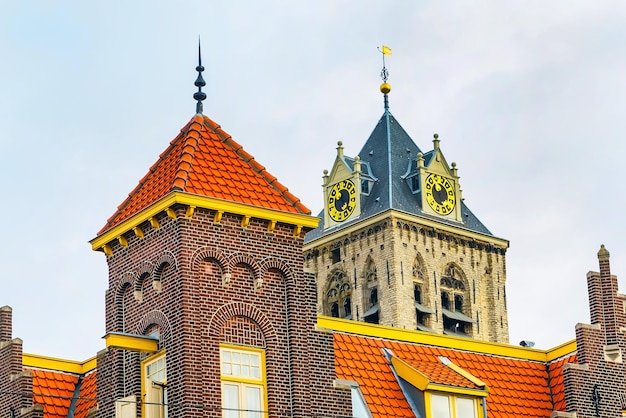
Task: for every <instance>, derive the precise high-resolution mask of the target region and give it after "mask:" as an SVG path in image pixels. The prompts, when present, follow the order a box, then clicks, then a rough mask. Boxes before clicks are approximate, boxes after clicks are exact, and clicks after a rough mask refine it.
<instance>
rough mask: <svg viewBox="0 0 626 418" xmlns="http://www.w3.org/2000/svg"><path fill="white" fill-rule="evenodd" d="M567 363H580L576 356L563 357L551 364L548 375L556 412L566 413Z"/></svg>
mask: <svg viewBox="0 0 626 418" xmlns="http://www.w3.org/2000/svg"><path fill="white" fill-rule="evenodd" d="M567 363H578V357H577V355H576V354H570V355H569V356H566V357H562V358H560V359H557V360H555V361H553V362H552V363H550V365H549V366H548V374H549V375H550V385H551V386H552V399H553V400H554V409H555V410H556V411H565V385H564V384H563V366H565V365H566V364H567Z"/></svg>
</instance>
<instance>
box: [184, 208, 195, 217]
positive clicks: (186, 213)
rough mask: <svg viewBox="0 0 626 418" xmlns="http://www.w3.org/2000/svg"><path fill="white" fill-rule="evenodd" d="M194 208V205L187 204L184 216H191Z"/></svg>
mask: <svg viewBox="0 0 626 418" xmlns="http://www.w3.org/2000/svg"><path fill="white" fill-rule="evenodd" d="M195 210H196V207H195V206H187V210H186V211H185V218H191V217H192V216H193V212H194V211H195Z"/></svg>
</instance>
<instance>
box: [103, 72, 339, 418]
mask: <svg viewBox="0 0 626 418" xmlns="http://www.w3.org/2000/svg"><path fill="white" fill-rule="evenodd" d="M196 69H197V71H198V79H197V80H196V86H197V87H198V92H196V93H195V94H194V98H195V99H196V100H197V103H198V104H197V108H196V111H197V113H196V115H195V116H194V117H193V118H192V119H191V121H190V122H189V123H188V124H187V125H186V126H185V127H184V128H183V129H182V130H181V132H180V134H179V135H178V136H177V137H176V138H174V140H172V141H171V143H170V144H169V146H168V147H167V149H166V150H165V151H164V152H163V153H162V154H161V155H160V157H159V159H158V161H157V162H156V163H155V164H154V165H153V166H152V167H151V168H150V170H149V172H148V174H147V175H146V176H145V177H144V178H143V179H141V180H140V181H139V185H138V186H137V187H136V188H135V189H134V190H133V191H132V192H131V193H130V194H129V196H128V198H127V199H126V200H125V201H124V202H123V203H122V204H121V205H120V206H119V207H118V209H117V211H116V212H115V213H114V214H113V216H112V217H111V218H110V219H109V220H108V221H107V223H106V225H105V226H104V228H103V229H102V230H101V231H100V232H99V233H98V236H97V237H96V238H94V239H93V240H92V241H91V244H92V248H93V249H94V250H97V251H102V252H103V253H105V254H106V257H107V263H108V266H109V287H108V289H107V291H106V332H107V335H106V337H105V339H106V345H107V349H106V350H103V351H102V352H100V353H99V354H98V360H97V361H98V366H97V367H98V405H99V409H98V412H97V416H98V417H102V418H104V417H107V418H108V417H113V416H123V417H134V416H142V417H144V418H157V417H158V418H162V417H165V416H167V417H170V418H173V417H175V418H178V417H221V416H224V417H229V418H230V417H233V418H234V417H259V418H260V417H287V416H289V417H304V416H306V417H310V416H316V415H332V416H349V415H350V414H351V411H350V391H349V390H344V389H336V388H334V386H333V383H334V376H335V372H334V357H333V340H332V335H331V334H327V333H323V332H319V331H316V330H315V329H314V326H315V321H316V312H315V281H314V277H313V276H312V275H310V274H304V272H303V261H302V244H303V236H304V234H305V233H306V232H307V231H308V230H310V229H312V228H314V227H316V225H317V223H318V220H317V219H316V218H313V217H311V216H310V212H309V210H308V209H307V208H306V207H305V206H304V205H302V203H300V201H299V200H298V199H297V198H296V197H295V196H293V195H292V194H291V193H289V191H288V190H287V189H286V188H285V187H284V186H283V185H282V184H280V183H279V182H278V181H277V180H276V178H275V177H273V176H272V175H271V174H269V173H268V172H267V171H266V170H265V168H264V167H263V166H262V165H261V164H259V163H258V162H257V161H256V160H255V159H254V157H253V156H251V155H250V154H248V153H247V152H245V151H244V150H243V148H242V147H241V145H239V144H238V143H237V142H235V141H234V140H233V139H232V138H231V137H230V136H229V135H228V134H227V133H226V132H224V131H223V130H222V129H221V128H220V126H219V125H217V124H216V123H215V122H213V121H212V120H211V119H209V118H208V117H206V116H204V115H203V114H202V100H204V98H205V97H206V95H205V94H204V93H203V92H202V87H203V86H204V85H205V82H204V80H203V79H202V71H203V70H204V68H203V67H202V65H201V64H199V65H198V67H197V68H196ZM313 359H315V361H313ZM312 394H316V395H315V399H313V397H312Z"/></svg>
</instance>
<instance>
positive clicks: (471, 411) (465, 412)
mask: <svg viewBox="0 0 626 418" xmlns="http://www.w3.org/2000/svg"><path fill="white" fill-rule="evenodd" d="M456 416H457V418H476V408H475V406H474V400H473V399H469V398H457V399H456Z"/></svg>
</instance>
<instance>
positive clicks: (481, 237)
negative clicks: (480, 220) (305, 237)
mask: <svg viewBox="0 0 626 418" xmlns="http://www.w3.org/2000/svg"><path fill="white" fill-rule="evenodd" d="M390 217H391V218H395V219H401V220H403V221H407V222H413V223H419V224H420V225H423V226H426V227H429V228H433V229H437V230H439V231H445V232H448V233H451V234H458V235H462V236H464V237H467V238H471V239H474V240H477V241H482V242H487V243H490V244H492V245H495V246H498V247H502V248H509V241H508V240H506V239H502V238H498V237H494V236H493V235H487V234H482V233H480V232H475V231H472V230H469V229H467V228H462V227H460V226H454V225H448V224H445V223H441V222H437V221H435V220H432V219H428V218H424V217H421V216H419V215H414V214H410V213H406V212H399V211H397V210H393V209H390V210H387V211H385V212H381V213H379V214H378V215H376V216H373V217H371V218H366V219H362V220H359V221H357V222H356V223H355V224H353V225H351V226H349V227H346V228H343V229H338V230H337V231H335V232H336V233H341V234H342V235H350V234H352V233H354V232H356V231H359V230H361V229H362V228H364V227H365V225H369V224H375V223H378V222H381V221H383V220H385V219H388V218H390ZM336 233H332V232H331V233H329V234H327V235H324V236H321V237H319V238H317V239H314V240H312V241H310V242H308V243H306V244H305V245H304V251H306V250H309V249H311V248H313V247H319V246H321V245H325V244H328V243H330V242H332V241H335V240H336V239H337V234H336Z"/></svg>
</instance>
